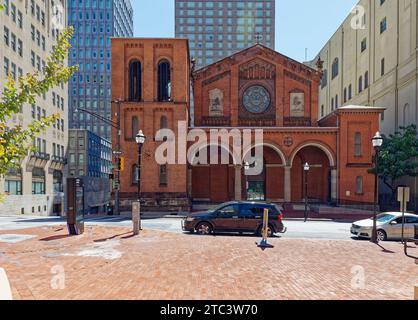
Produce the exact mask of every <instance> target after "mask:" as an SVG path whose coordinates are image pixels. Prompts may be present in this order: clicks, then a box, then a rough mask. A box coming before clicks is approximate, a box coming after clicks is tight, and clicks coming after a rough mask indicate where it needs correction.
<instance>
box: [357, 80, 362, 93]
mask: <svg viewBox="0 0 418 320" xmlns="http://www.w3.org/2000/svg"><path fill="white" fill-rule="evenodd" d="M362 91H363V77H362V76H360V78H359V79H358V93H361V92H362Z"/></svg>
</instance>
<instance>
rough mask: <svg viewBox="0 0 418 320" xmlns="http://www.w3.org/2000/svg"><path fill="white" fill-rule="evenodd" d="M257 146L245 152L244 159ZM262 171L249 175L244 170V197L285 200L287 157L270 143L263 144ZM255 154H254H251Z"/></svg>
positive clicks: (247, 198)
mask: <svg viewBox="0 0 418 320" xmlns="http://www.w3.org/2000/svg"><path fill="white" fill-rule="evenodd" d="M255 147H256V146H254V147H253V148H252V149H251V150H247V151H246V152H245V153H244V155H245V156H244V159H246V157H247V156H248V155H249V152H250V151H251V152H254V149H255ZM262 148H263V149H262V150H263V164H262V169H261V170H262V172H261V173H260V174H258V175H251V174H250V175H247V174H246V173H245V172H244V171H245V170H243V179H244V180H243V181H244V183H243V198H244V199H246V200H252V201H257V200H258V201H260V200H261V201H271V202H283V201H284V191H285V188H284V184H283V181H284V173H285V171H284V167H285V163H286V161H285V157H284V154H283V153H282V152H281V150H280V149H279V148H278V147H277V146H275V145H273V144H269V143H264V144H263V145H262ZM251 156H254V155H251Z"/></svg>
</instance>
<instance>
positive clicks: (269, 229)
mask: <svg viewBox="0 0 418 320" xmlns="http://www.w3.org/2000/svg"><path fill="white" fill-rule="evenodd" d="M257 234H258V235H259V236H260V237H262V236H263V226H260V227H259V228H258V231H257ZM267 236H268V237H269V238H271V237H273V236H274V230H273V228H272V226H270V225H269V226H268V228H267Z"/></svg>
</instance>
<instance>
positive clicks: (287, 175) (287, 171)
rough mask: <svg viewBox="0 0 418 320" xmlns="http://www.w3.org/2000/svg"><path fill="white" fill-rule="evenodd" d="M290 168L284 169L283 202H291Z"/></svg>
mask: <svg viewBox="0 0 418 320" xmlns="http://www.w3.org/2000/svg"><path fill="white" fill-rule="evenodd" d="M291 170H292V167H287V166H286V167H284V202H291V201H292V179H291Z"/></svg>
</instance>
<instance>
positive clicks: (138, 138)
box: [132, 130, 145, 235]
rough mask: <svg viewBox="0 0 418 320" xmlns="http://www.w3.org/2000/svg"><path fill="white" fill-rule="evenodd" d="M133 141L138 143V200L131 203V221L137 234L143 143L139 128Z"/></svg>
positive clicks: (139, 223) (139, 220) (143, 137)
mask: <svg viewBox="0 0 418 320" xmlns="http://www.w3.org/2000/svg"><path fill="white" fill-rule="evenodd" d="M135 141H136V143H137V144H138V171H137V175H138V179H137V183H138V193H137V197H138V201H137V203H136V204H135V203H134V204H133V205H132V222H133V228H134V229H133V231H134V234H135V235H137V234H138V233H139V230H141V160H142V147H143V145H144V143H145V135H144V133H143V132H142V130H139V132H138V134H137V135H136V137H135Z"/></svg>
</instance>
